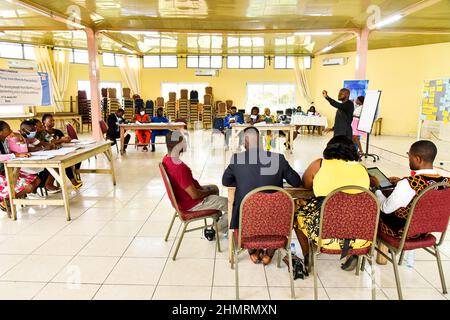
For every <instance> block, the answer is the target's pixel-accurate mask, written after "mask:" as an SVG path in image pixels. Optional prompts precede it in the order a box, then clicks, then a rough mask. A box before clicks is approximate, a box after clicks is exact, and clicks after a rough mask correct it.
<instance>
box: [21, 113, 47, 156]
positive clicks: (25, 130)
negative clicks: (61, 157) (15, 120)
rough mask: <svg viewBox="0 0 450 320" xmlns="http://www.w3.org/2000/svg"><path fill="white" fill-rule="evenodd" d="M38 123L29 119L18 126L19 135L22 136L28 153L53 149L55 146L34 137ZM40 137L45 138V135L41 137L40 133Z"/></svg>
mask: <svg viewBox="0 0 450 320" xmlns="http://www.w3.org/2000/svg"><path fill="white" fill-rule="evenodd" d="M39 123H40V121H36V120H34V119H31V120H24V121H22V123H21V124H20V134H22V136H23V137H24V138H25V141H26V143H27V147H28V151H29V152H34V151H41V150H53V149H55V145H54V144H52V143H50V142H47V141H45V138H43V140H42V141H41V140H39V139H38V138H37V137H36V136H38V128H37V125H38V124H39ZM39 130H41V129H39ZM44 131H45V129H44ZM41 136H44V137H45V134H44V135H42V132H41Z"/></svg>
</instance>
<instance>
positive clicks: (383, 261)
mask: <svg viewBox="0 0 450 320" xmlns="http://www.w3.org/2000/svg"><path fill="white" fill-rule="evenodd" d="M378 249H380V251H382V252H383V253H385V254H386V255H387V254H388V253H389V252H388V247H386V246H385V245H384V244H381V243H380V244H379V245H378ZM376 261H377V263H378V264H381V265H385V264H387V259H386V258H385V257H384V256H382V255H381V254H380V253H379V252H378V253H377V260H376Z"/></svg>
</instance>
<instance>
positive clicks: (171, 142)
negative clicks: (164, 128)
mask: <svg viewBox="0 0 450 320" xmlns="http://www.w3.org/2000/svg"><path fill="white" fill-rule="evenodd" d="M166 146H167V154H166V155H165V156H164V158H163V160H162V164H163V166H164V168H165V170H166V172H167V175H168V177H169V180H170V183H171V185H172V188H173V192H174V194H175V198H176V200H177V203H178V206H179V208H180V209H181V210H185V211H201V210H219V211H221V212H222V213H223V214H222V216H221V218H220V225H219V229H221V230H223V231H225V229H226V228H227V227H226V226H227V212H228V199H227V198H224V197H220V196H219V188H218V187H217V186H216V185H203V186H202V185H200V183H199V182H198V181H197V180H196V179H194V177H193V175H192V170H191V169H190V168H189V167H188V166H187V165H186V164H185V163H184V162H183V161H182V160H181V159H180V156H181V154H182V153H183V152H185V151H186V149H187V143H186V138H185V137H184V135H183V133H182V132H181V131H180V130H175V131H169V132H168V133H167V135H166Z"/></svg>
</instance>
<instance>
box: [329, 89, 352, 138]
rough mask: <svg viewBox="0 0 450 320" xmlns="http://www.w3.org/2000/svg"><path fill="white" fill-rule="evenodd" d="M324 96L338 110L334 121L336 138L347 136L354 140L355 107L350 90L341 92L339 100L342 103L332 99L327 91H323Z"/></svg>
mask: <svg viewBox="0 0 450 320" xmlns="http://www.w3.org/2000/svg"><path fill="white" fill-rule="evenodd" d="M322 94H323V97H324V98H325V99H327V101H328V102H329V103H330V105H332V106H333V107H335V108H336V109H338V110H337V112H336V118H335V120H334V136H335V137H336V136H346V137H347V138H349V139H353V129H352V121H353V112H354V111H355V105H354V104H353V101H351V100H350V90H348V89H347V88H343V89H341V90H340V91H339V96H338V100H339V101H341V103H340V102H337V101H336V100H333V99H331V98H330V97H329V96H328V92H327V91H326V90H323V91H322Z"/></svg>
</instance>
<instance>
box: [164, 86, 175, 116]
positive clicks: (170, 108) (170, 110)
mask: <svg viewBox="0 0 450 320" xmlns="http://www.w3.org/2000/svg"><path fill="white" fill-rule="evenodd" d="M176 104H177V94H176V93H175V92H169V101H167V102H166V109H165V113H166V115H167V117H169V119H172V120H174V119H176V118H177V110H176Z"/></svg>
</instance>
